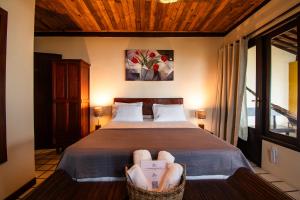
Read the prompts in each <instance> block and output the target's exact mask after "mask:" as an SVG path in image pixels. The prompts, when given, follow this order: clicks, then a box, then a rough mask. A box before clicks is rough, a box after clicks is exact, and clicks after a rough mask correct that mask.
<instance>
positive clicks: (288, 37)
mask: <svg viewBox="0 0 300 200" xmlns="http://www.w3.org/2000/svg"><path fill="white" fill-rule="evenodd" d="M272 45H273V46H275V47H277V48H279V49H282V50H284V51H287V52H290V53H292V54H295V55H297V49H298V43H297V28H296V27H295V28H292V29H290V30H288V31H286V32H284V33H282V34H280V35H278V36H276V37H274V38H272Z"/></svg>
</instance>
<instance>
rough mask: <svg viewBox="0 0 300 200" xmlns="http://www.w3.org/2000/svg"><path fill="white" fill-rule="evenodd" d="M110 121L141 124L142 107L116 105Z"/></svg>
mask: <svg viewBox="0 0 300 200" xmlns="http://www.w3.org/2000/svg"><path fill="white" fill-rule="evenodd" d="M112 121H123V122H142V121H143V106H141V105H118V106H117V107H116V114H115V116H114V117H113V120H112Z"/></svg>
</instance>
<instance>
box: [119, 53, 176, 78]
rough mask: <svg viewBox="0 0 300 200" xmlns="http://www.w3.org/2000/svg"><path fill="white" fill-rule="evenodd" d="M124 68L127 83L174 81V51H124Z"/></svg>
mask: <svg viewBox="0 0 300 200" xmlns="http://www.w3.org/2000/svg"><path fill="white" fill-rule="evenodd" d="M125 67H126V80H127V81H172V80H174V51H173V50H149V49H148V50H143V49H130V50H126V51H125Z"/></svg>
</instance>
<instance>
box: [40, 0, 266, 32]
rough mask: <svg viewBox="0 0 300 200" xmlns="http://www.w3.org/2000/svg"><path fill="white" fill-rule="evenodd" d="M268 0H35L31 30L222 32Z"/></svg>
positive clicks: (229, 28)
mask: <svg viewBox="0 0 300 200" xmlns="http://www.w3.org/2000/svg"><path fill="white" fill-rule="evenodd" d="M268 1H269V0H178V1H177V2H175V3H167V4H164V3H160V1H159V0H36V9H35V32H206V33H226V32H228V31H229V30H231V29H232V28H233V27H235V26H236V25H238V24H239V23H240V22H241V21H243V20H244V19H245V18H247V17H248V16H249V14H251V13H253V12H254V11H255V10H257V9H258V8H259V7H261V6H262V5H264V4H265V3H267V2H268Z"/></svg>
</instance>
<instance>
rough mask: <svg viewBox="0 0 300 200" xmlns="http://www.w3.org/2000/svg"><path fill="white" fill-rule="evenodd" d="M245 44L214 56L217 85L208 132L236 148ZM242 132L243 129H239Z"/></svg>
mask: <svg viewBox="0 0 300 200" xmlns="http://www.w3.org/2000/svg"><path fill="white" fill-rule="evenodd" d="M247 49H248V40H247V39H244V38H242V39H240V40H239V41H235V42H233V43H232V44H228V45H225V46H223V47H221V48H220V49H219V52H218V83H217V94H216V105H215V108H214V110H213V117H212V131H213V132H214V134H215V135H217V136H218V137H220V138H222V139H223V140H225V141H227V142H229V143H231V144H233V145H236V144H237V139H238V135H239V132H240V130H241V128H240V119H241V111H242V102H243V96H244V93H245V88H246V86H245V83H246V68H247ZM242 130H244V129H242Z"/></svg>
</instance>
